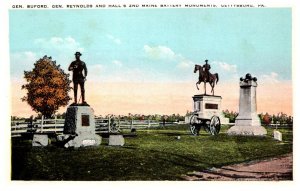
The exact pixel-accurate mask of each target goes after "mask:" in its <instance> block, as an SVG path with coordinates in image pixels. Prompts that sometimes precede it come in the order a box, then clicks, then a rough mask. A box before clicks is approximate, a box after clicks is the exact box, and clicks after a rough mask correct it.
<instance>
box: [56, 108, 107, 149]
mask: <svg viewBox="0 0 300 191" xmlns="http://www.w3.org/2000/svg"><path fill="white" fill-rule="evenodd" d="M95 128H96V124H95V116H94V111H93V109H92V108H91V107H90V106H69V107H68V108H67V113H66V119H65V124H64V131H63V133H64V135H63V137H59V139H61V140H62V141H66V144H65V147H85V146H98V145H100V144H101V140H102V139H101V137H100V136H99V135H96V133H95Z"/></svg>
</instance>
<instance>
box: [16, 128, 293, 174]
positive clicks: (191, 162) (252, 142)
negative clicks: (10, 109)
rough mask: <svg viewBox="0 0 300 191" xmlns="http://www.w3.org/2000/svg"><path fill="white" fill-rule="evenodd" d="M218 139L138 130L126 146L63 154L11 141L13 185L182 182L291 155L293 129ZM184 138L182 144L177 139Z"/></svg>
mask: <svg viewBox="0 0 300 191" xmlns="http://www.w3.org/2000/svg"><path fill="white" fill-rule="evenodd" d="M227 130H228V127H226V126H223V127H222V128H221V132H220V134H219V135H218V136H210V135H209V134H208V133H206V132H204V131H202V130H201V131H200V136H197V137H196V136H192V135H191V134H190V133H189V131H188V126H186V125H178V126H173V127H166V128H156V129H151V130H146V129H145V130H138V131H137V132H136V134H137V136H136V137H128V138H127V137H126V138H125V145H124V146H123V147H111V146H108V139H107V138H103V139H102V144H101V146H100V147H97V148H91V147H90V148H88V147H87V148H79V149H65V148H60V147H57V146H55V144H51V145H50V146H48V147H45V148H36V147H31V141H30V140H25V139H22V138H13V139H12V180H181V178H180V176H181V175H182V174H186V173H187V172H190V171H195V170H203V169H208V168H212V167H220V166H223V165H227V164H233V163H239V162H244V161H249V160H256V159H262V158H266V157H273V156H279V155H283V154H286V153H291V152H292V147H293V145H292V141H293V132H292V129H279V130H280V131H281V132H282V133H283V140H284V141H283V142H277V141H275V140H273V138H272V131H273V130H271V129H268V136H266V137H238V136H227V134H226V132H227ZM177 136H180V139H179V140H178V139H176V138H177Z"/></svg>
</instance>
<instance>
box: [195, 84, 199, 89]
mask: <svg viewBox="0 0 300 191" xmlns="http://www.w3.org/2000/svg"><path fill="white" fill-rule="evenodd" d="M198 84H199V82H197V83H196V87H197V90H199V88H198Z"/></svg>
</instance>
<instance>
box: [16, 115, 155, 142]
mask: <svg viewBox="0 0 300 191" xmlns="http://www.w3.org/2000/svg"><path fill="white" fill-rule="evenodd" d="M64 122H65V120H64V119H43V118H42V119H38V120H36V121H32V122H28V121H25V120H22V121H21V120H19V121H11V135H12V137H15V136H20V135H21V134H23V133H32V132H37V133H56V134H61V133H62V132H63V127H64ZM95 123H96V133H101V132H103V133H105V132H113V131H114V130H122V129H142V128H151V127H159V126H160V123H159V122H158V121H153V120H121V119H119V118H108V119H104V118H95Z"/></svg>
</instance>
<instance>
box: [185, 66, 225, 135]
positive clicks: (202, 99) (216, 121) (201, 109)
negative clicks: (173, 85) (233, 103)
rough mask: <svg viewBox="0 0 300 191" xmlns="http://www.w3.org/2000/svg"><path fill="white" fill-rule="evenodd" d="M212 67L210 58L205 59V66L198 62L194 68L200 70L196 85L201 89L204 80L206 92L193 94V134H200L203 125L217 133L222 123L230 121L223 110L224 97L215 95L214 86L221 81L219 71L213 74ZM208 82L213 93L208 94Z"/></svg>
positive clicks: (191, 118)
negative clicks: (209, 61) (209, 62)
mask: <svg viewBox="0 0 300 191" xmlns="http://www.w3.org/2000/svg"><path fill="white" fill-rule="evenodd" d="M210 68H211V67H210V65H209V64H208V60H205V64H204V65H203V66H201V65H197V64H196V65H195V68H194V73H196V72H197V71H199V78H198V82H197V83H196V87H197V89H198V90H199V88H198V84H199V85H200V84H201V83H202V82H203V83H204V94H199V95H194V96H193V101H194V112H193V114H192V115H191V116H190V117H189V122H190V130H191V133H192V134H193V135H199V131H200V129H201V127H203V128H204V129H205V130H206V131H209V132H210V133H211V134H212V135H216V134H218V133H219V131H220V128H221V123H223V124H228V123H229V119H228V118H225V117H224V116H223V113H222V110H221V102H222V97H221V96H215V95H214V87H215V85H216V84H217V82H218V81H219V76H218V73H215V74H211V73H210V71H209V70H210ZM206 83H209V84H210V86H211V93H212V95H208V94H206Z"/></svg>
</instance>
